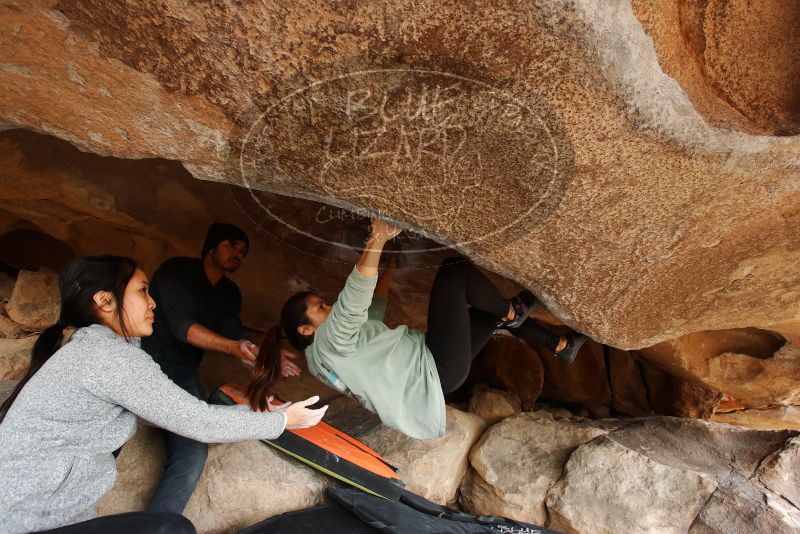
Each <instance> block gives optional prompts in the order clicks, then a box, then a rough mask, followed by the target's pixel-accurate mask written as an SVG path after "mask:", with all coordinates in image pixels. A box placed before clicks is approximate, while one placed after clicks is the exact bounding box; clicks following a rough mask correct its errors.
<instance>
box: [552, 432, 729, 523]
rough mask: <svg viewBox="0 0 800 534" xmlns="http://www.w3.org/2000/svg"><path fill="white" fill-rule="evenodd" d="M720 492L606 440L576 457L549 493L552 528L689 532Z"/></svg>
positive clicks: (696, 476)
mask: <svg viewBox="0 0 800 534" xmlns="http://www.w3.org/2000/svg"><path fill="white" fill-rule="evenodd" d="M716 487H717V483H716V482H715V481H714V480H713V479H712V478H711V477H709V476H708V475H705V474H702V473H697V472H694V471H692V470H688V469H677V468H674V467H670V466H666V465H663V464H660V463H658V462H654V461H652V460H650V459H649V458H647V457H646V456H644V455H642V454H638V453H636V452H634V451H632V450H630V449H628V448H626V447H623V446H621V445H619V444H617V443H615V442H614V441H611V440H609V439H606V438H602V437H601V438H599V439H597V440H596V441H593V442H592V443H588V444H586V445H583V446H582V447H580V448H579V449H578V450H577V451H575V452H574V453H573V454H572V455H571V456H570V458H569V461H568V462H567V463H566V465H565V466H564V476H563V477H562V478H561V479H560V480H559V481H558V482H557V483H556V484H555V485H554V486H553V487H552V489H551V490H550V492H549V493H548V495H547V509H548V513H549V514H550V526H552V527H553V528H555V529H556V530H563V531H564V532H596V533H598V534H601V533H602V534H611V533H615V532H630V533H650V532H664V533H675V534H678V533H683V532H686V531H687V530H688V529H689V526H690V525H691V524H692V522H693V521H694V518H695V516H696V515H697V514H698V512H700V510H701V509H702V508H703V505H704V504H705V503H706V501H707V500H708V498H709V497H710V496H711V494H712V493H713V492H714V490H715V489H716ZM612 496H613V497H612Z"/></svg>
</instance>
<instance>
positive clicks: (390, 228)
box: [370, 219, 402, 243]
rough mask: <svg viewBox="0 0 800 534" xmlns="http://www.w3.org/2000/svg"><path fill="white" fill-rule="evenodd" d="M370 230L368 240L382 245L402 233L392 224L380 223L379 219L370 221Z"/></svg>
mask: <svg viewBox="0 0 800 534" xmlns="http://www.w3.org/2000/svg"><path fill="white" fill-rule="evenodd" d="M370 228H371V230H372V232H371V234H370V238H371V239H375V240H377V241H380V242H382V243H386V242H387V241H389V240H391V239H392V238H394V237H396V236H397V234H399V233H400V232H401V231H402V230H401V229H400V228H398V227H397V226H395V225H394V224H392V223H390V222H386V221H382V220H381V219H372V225H371V226H370Z"/></svg>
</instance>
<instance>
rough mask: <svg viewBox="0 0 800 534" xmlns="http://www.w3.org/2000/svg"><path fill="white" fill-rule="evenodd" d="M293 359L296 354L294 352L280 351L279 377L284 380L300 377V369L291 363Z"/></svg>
mask: <svg viewBox="0 0 800 534" xmlns="http://www.w3.org/2000/svg"><path fill="white" fill-rule="evenodd" d="M295 358H297V354H295V353H294V352H292V351H289V350H286V349H282V350H281V375H282V376H283V377H284V378H286V377H289V376H300V374H301V373H302V371H301V370H300V367H299V366H298V365H297V364H296V363H294V362H293V361H292V360H294V359H295Z"/></svg>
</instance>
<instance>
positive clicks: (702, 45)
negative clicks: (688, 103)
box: [632, 0, 800, 135]
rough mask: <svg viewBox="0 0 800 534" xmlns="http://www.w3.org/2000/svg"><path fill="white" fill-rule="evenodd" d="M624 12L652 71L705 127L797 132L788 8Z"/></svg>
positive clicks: (658, 6)
mask: <svg viewBox="0 0 800 534" xmlns="http://www.w3.org/2000/svg"><path fill="white" fill-rule="evenodd" d="M632 4H633V6H634V9H635V10H636V15H637V17H638V18H639V20H641V21H642V25H643V26H644V29H645V31H646V32H647V34H648V35H650V36H651V37H652V38H653V41H654V45H655V48H656V53H657V54H658V60H659V64H660V65H661V67H662V68H663V69H664V71H665V72H666V73H667V74H669V75H670V76H672V77H673V78H675V79H676V80H677V81H678V82H679V83H680V84H681V87H682V88H683V89H684V90H685V91H686V93H687V95H688V96H689V98H690V99H691V100H692V103H693V104H694V105H695V107H696V108H697V110H698V111H699V112H700V113H702V114H703V116H704V117H705V118H706V119H707V120H708V121H709V122H710V123H711V124H714V125H717V126H723V127H732V128H737V129H740V130H742V131H746V132H752V133H762V134H777V135H795V134H797V133H798V132H800V107H799V106H798V104H797V99H796V95H797V92H798V90H800V82H798V79H797V76H796V70H797V64H798V62H800V38H799V37H798V35H797V31H796V29H797V27H798V25H800V13H798V12H797V10H796V9H794V8H793V6H791V5H790V4H787V3H786V2H782V1H781V0H762V1H760V2H741V1H733V2H730V1H725V0H709V1H704V2H691V1H679V2H661V1H659V0H633V2H632ZM764 51H769V53H768V54H765V53H764Z"/></svg>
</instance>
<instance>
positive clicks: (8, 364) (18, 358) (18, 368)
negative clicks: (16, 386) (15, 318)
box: [0, 336, 37, 380]
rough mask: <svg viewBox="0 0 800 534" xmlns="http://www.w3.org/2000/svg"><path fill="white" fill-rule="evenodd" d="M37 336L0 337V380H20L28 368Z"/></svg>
mask: <svg viewBox="0 0 800 534" xmlns="http://www.w3.org/2000/svg"><path fill="white" fill-rule="evenodd" d="M36 339H37V336H28V337H23V338H21V339H0V380H20V379H21V378H22V377H23V376H25V372H26V371H27V370H28V364H30V361H31V349H33V344H34V343H36Z"/></svg>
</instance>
